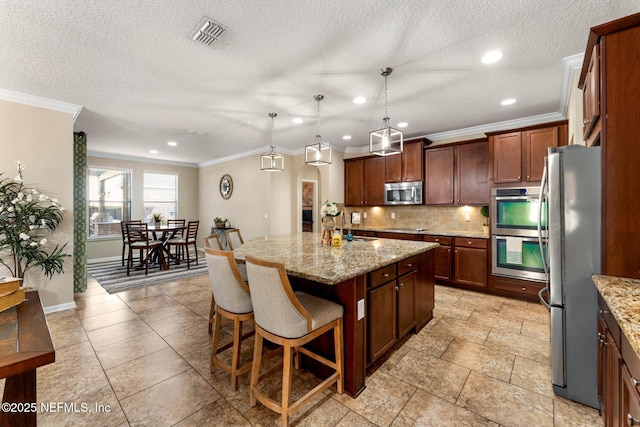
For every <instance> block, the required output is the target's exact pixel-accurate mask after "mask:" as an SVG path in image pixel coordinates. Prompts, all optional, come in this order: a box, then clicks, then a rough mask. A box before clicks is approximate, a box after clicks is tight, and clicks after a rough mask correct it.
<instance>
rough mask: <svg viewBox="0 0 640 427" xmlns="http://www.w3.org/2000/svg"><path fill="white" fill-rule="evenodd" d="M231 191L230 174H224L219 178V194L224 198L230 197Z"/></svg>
mask: <svg viewBox="0 0 640 427" xmlns="http://www.w3.org/2000/svg"><path fill="white" fill-rule="evenodd" d="M231 193H233V180H232V179H231V175H229V174H224V175H222V178H220V195H221V196H222V198H223V199H225V200H226V199H228V198H229V197H231Z"/></svg>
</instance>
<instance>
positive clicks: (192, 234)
mask: <svg viewBox="0 0 640 427" xmlns="http://www.w3.org/2000/svg"><path fill="white" fill-rule="evenodd" d="M199 225H200V221H189V222H188V223H187V231H186V235H185V236H184V237H180V238H177V239H170V240H169V241H168V242H167V246H168V248H169V253H171V247H173V246H175V247H176V252H175V253H176V258H175V260H176V264H180V257H179V256H178V255H179V253H180V251H185V259H186V261H187V270H188V269H190V268H191V261H192V259H191V255H190V254H189V247H190V246H193V253H194V260H195V262H196V265H198V247H197V246H196V238H197V236H198V226H199Z"/></svg>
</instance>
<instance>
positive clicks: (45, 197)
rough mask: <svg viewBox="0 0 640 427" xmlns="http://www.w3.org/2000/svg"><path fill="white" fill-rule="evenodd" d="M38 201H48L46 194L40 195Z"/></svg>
mask: <svg viewBox="0 0 640 427" xmlns="http://www.w3.org/2000/svg"><path fill="white" fill-rule="evenodd" d="M38 200H39V201H41V202H44V201H45V200H47V196H45V195H44V194H40V197H38Z"/></svg>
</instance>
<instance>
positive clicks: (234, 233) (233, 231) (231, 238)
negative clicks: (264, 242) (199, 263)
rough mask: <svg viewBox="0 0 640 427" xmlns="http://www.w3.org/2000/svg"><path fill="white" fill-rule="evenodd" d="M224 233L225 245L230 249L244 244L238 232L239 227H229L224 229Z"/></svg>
mask: <svg viewBox="0 0 640 427" xmlns="http://www.w3.org/2000/svg"><path fill="white" fill-rule="evenodd" d="M224 234H225V236H226V238H227V245H228V246H229V249H230V250H234V249H236V248H239V247H240V246H242V245H243V244H244V240H242V234H240V229H238V228H230V229H228V230H225V231H224Z"/></svg>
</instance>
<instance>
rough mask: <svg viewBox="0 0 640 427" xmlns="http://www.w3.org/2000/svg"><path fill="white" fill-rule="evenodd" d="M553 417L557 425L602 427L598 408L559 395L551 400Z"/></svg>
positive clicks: (558, 426) (564, 426)
mask: <svg viewBox="0 0 640 427" xmlns="http://www.w3.org/2000/svg"><path fill="white" fill-rule="evenodd" d="M553 417H554V421H555V426H557V427H560V426H562V427H573V426H575V427H603V426H604V421H603V419H602V417H600V415H599V413H598V410H597V409H593V408H590V407H588V406H585V405H581V404H579V403H576V402H572V401H570V400H567V399H563V398H561V397H557V396H556V398H555V399H554V401H553Z"/></svg>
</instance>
